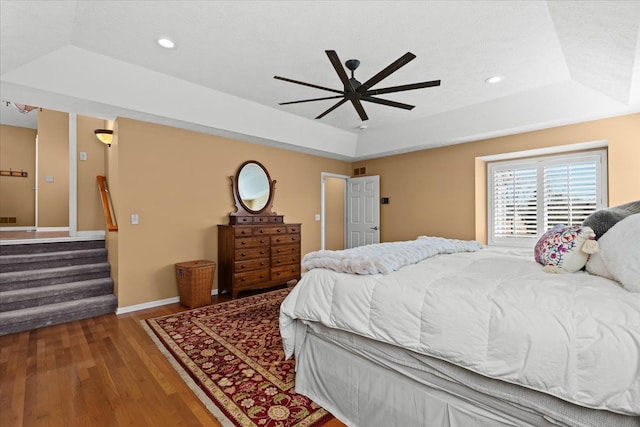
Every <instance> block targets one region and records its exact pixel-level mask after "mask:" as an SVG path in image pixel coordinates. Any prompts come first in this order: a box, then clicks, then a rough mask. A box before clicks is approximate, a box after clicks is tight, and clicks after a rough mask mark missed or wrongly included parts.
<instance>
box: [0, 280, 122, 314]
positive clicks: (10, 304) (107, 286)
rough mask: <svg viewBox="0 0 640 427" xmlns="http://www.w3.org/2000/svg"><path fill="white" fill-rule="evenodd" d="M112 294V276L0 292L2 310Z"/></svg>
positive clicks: (0, 308)
mask: <svg viewBox="0 0 640 427" xmlns="http://www.w3.org/2000/svg"><path fill="white" fill-rule="evenodd" d="M110 294H113V279H111V278H110V277H104V278H101V279H92V280H83V281H81V282H71V283H63V284H59V285H49V286H40V287H37V288H26V289H15V290H12V291H6V292H2V293H0V312H3V311H11V310H21V309H24V308H28V307H37V306H42V305H45V304H56V303H60V302H64V301H72V300H77V299H83V298H89V297H95V296H99V295H110Z"/></svg>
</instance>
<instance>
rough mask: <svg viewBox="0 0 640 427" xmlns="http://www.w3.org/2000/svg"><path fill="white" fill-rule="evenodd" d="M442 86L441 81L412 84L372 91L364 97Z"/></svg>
mask: <svg viewBox="0 0 640 427" xmlns="http://www.w3.org/2000/svg"><path fill="white" fill-rule="evenodd" d="M433 86H440V80H432V81H430V82H422V83H412V84H408V85H401V86H391V87H385V88H381V89H372V90H368V91H366V92H364V93H363V95H382V94H384V93H392V92H402V91H403V90H413V89H423V88H425V87H433Z"/></svg>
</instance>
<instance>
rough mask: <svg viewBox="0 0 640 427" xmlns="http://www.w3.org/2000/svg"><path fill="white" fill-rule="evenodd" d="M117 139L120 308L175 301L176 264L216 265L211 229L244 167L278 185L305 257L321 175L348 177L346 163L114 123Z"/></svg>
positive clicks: (112, 171) (111, 163) (110, 241)
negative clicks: (260, 169) (261, 171)
mask: <svg viewBox="0 0 640 427" xmlns="http://www.w3.org/2000/svg"><path fill="white" fill-rule="evenodd" d="M115 133H117V143H115V144H114V145H113V146H112V147H111V149H110V150H109V152H108V167H107V170H108V179H109V185H110V188H111V191H112V196H113V200H114V204H115V207H114V208H115V210H116V216H117V219H118V227H119V230H118V232H117V233H109V236H108V238H107V245H108V247H109V249H110V252H111V250H112V249H111V248H112V247H113V245H114V244H115V243H116V241H117V255H113V254H110V261H111V262H113V261H114V260H115V266H114V265H113V264H112V266H113V267H114V271H117V282H118V283H117V294H118V305H119V306H120V307H126V306H130V305H135V304H140V303H145V302H149V301H156V300H162V299H165V298H170V297H175V296H177V284H176V279H175V271H174V264H175V263H177V262H182V261H190V260H197V259H209V260H214V261H215V260H217V258H218V253H217V227H216V225H217V224H227V223H228V214H229V212H232V211H233V210H234V202H233V197H232V194H231V186H230V181H229V176H231V175H233V174H235V172H236V169H237V168H238V166H240V164H242V163H243V162H244V161H246V160H257V161H259V162H260V163H262V164H263V165H264V166H265V167H266V168H267V170H268V171H269V174H270V175H271V178H272V179H274V180H276V181H277V184H276V190H275V198H274V203H273V210H274V211H275V212H277V213H278V214H280V215H284V216H285V221H286V222H288V223H298V222H299V223H302V253H303V254H304V253H307V252H310V251H312V250H317V249H319V247H320V223H319V222H316V221H315V219H314V215H315V214H317V213H319V212H320V175H321V172H331V173H336V174H342V175H346V174H348V173H349V171H350V163H348V162H343V161H338V160H331V159H326V158H322V157H317V156H312V155H308V154H301V153H296V152H292V151H287V150H282V149H277V148H273V147H267V146H262V145H256V144H250V143H247V142H242V141H236V140H231V139H226V138H222V137H216V136H211V135H204V134H199V133H195V132H188V131H184V130H180V129H175V128H170V127H164V126H159V125H153V124H149V123H143V122H139V121H134V120H129V119H118V120H117V130H115ZM114 175H117V176H114ZM132 213H137V214H138V215H139V216H140V224H139V225H131V224H130V223H129V222H130V221H129V218H130V215H131V214H132ZM113 234H117V237H115V236H112V235H113ZM114 276H115V273H114ZM217 276H218V275H217V271H216V275H215V281H214V286H217Z"/></svg>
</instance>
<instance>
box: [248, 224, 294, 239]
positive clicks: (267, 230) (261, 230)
mask: <svg viewBox="0 0 640 427" xmlns="http://www.w3.org/2000/svg"><path fill="white" fill-rule="evenodd" d="M253 234H255V235H256V236H261V235H263V234H287V227H285V226H284V225H282V226H280V227H273V226H271V227H254V229H253Z"/></svg>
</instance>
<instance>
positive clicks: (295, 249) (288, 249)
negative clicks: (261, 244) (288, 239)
mask: <svg viewBox="0 0 640 427" xmlns="http://www.w3.org/2000/svg"><path fill="white" fill-rule="evenodd" d="M299 253H300V245H299V244H296V245H280V246H274V247H273V248H271V257H272V258H274V257H277V256H278V255H287V254H289V255H290V254H299Z"/></svg>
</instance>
